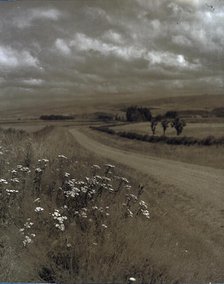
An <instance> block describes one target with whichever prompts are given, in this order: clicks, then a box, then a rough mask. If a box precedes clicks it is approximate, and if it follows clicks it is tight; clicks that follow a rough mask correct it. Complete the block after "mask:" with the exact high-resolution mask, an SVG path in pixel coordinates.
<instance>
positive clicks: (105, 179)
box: [103, 177, 111, 182]
mask: <svg viewBox="0 0 224 284" xmlns="http://www.w3.org/2000/svg"><path fill="white" fill-rule="evenodd" d="M103 180H104V181H108V182H109V181H111V178H108V177H103Z"/></svg>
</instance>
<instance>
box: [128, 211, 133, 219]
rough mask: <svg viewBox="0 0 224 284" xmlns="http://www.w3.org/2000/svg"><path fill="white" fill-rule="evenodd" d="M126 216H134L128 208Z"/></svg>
mask: <svg viewBox="0 0 224 284" xmlns="http://www.w3.org/2000/svg"><path fill="white" fill-rule="evenodd" d="M128 216H129V217H131V218H133V216H134V214H133V212H132V211H131V210H130V209H128Z"/></svg>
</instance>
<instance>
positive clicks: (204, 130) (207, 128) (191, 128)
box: [113, 122, 224, 138]
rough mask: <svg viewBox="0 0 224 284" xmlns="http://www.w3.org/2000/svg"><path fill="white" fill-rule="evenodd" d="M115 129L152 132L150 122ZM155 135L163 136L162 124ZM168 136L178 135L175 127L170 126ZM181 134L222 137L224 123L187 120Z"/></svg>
mask: <svg viewBox="0 0 224 284" xmlns="http://www.w3.org/2000/svg"><path fill="white" fill-rule="evenodd" d="M113 129H114V130H117V131H126V132H128V131H130V132H135V133H139V134H152V133H151V129H150V123H149V122H139V123H132V124H125V125H121V126H115V127H113ZM155 135H158V136H162V135H163V129H162V127H161V125H160V124H158V126H157V127H156V133H155ZM166 136H168V137H172V136H176V132H175V129H174V128H171V127H168V129H167V131H166ZM180 136H188V137H195V138H205V137H208V136H214V137H222V136H224V123H223V122H220V123H214V122H211V123H197V122H195V123H191V122H187V125H186V127H185V128H184V130H183V132H182V133H181V134H180Z"/></svg>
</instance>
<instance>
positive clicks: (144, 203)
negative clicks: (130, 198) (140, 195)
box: [139, 200, 148, 209]
mask: <svg viewBox="0 0 224 284" xmlns="http://www.w3.org/2000/svg"><path fill="white" fill-rule="evenodd" d="M139 205H140V206H141V207H144V208H145V209H147V208H148V206H147V204H146V202H145V201H143V200H141V201H140V202H139Z"/></svg>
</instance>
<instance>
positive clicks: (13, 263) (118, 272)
mask: <svg viewBox="0 0 224 284" xmlns="http://www.w3.org/2000/svg"><path fill="white" fill-rule="evenodd" d="M0 141H1V152H0V162H1V169H0V174H1V179H0V190H1V191H0V194H1V201H0V202H1V204H0V208H1V210H0V214H1V216H0V217H1V224H0V232H1V233H0V255H1V258H0V275H1V276H0V279H1V281H18V279H20V281H35V282H40V281H48V282H60V283H71V282H74V281H75V282H76V283H83V281H86V282H94V281H95V282H98V283H99V282H102V283H105V282H108V281H112V282H113V281H118V282H121V283H124V282H128V281H129V280H128V279H129V278H135V279H137V283H142V282H144V283H151V282H150V281H153V283H168V282H169V283H171V282H172V281H171V279H172V278H168V276H167V275H166V274H165V273H163V272H162V270H161V269H162V268H160V269H159V268H158V267H157V268H156V266H155V268H153V263H150V257H149V250H148V249H147V247H148V245H149V244H150V243H152V236H151V233H150V217H151V216H150V214H151V213H150V205H149V204H148V203H147V202H146V201H145V199H144V198H145V193H144V188H143V186H139V185H138V184H137V183H136V182H135V181H133V183H132V180H131V179H129V178H128V179H127V178H126V176H123V171H122V170H120V169H119V166H118V167H117V166H115V165H113V164H110V163H109V162H108V161H105V160H102V159H101V160H100V159H99V158H98V159H97V158H96V157H94V156H91V154H87V153H86V152H85V151H84V150H82V149H80V147H79V146H78V145H77V144H75V142H74V139H73V137H72V136H71V134H69V132H68V131H66V130H65V129H62V128H54V127H46V128H44V129H42V130H39V131H37V132H34V133H32V134H30V133H27V132H25V131H21V130H13V129H8V130H3V129H1V130H0ZM149 247H150V246H149ZM156 269H157V270H156ZM156 271H157V272H156ZM167 281H168V282H167Z"/></svg>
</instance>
